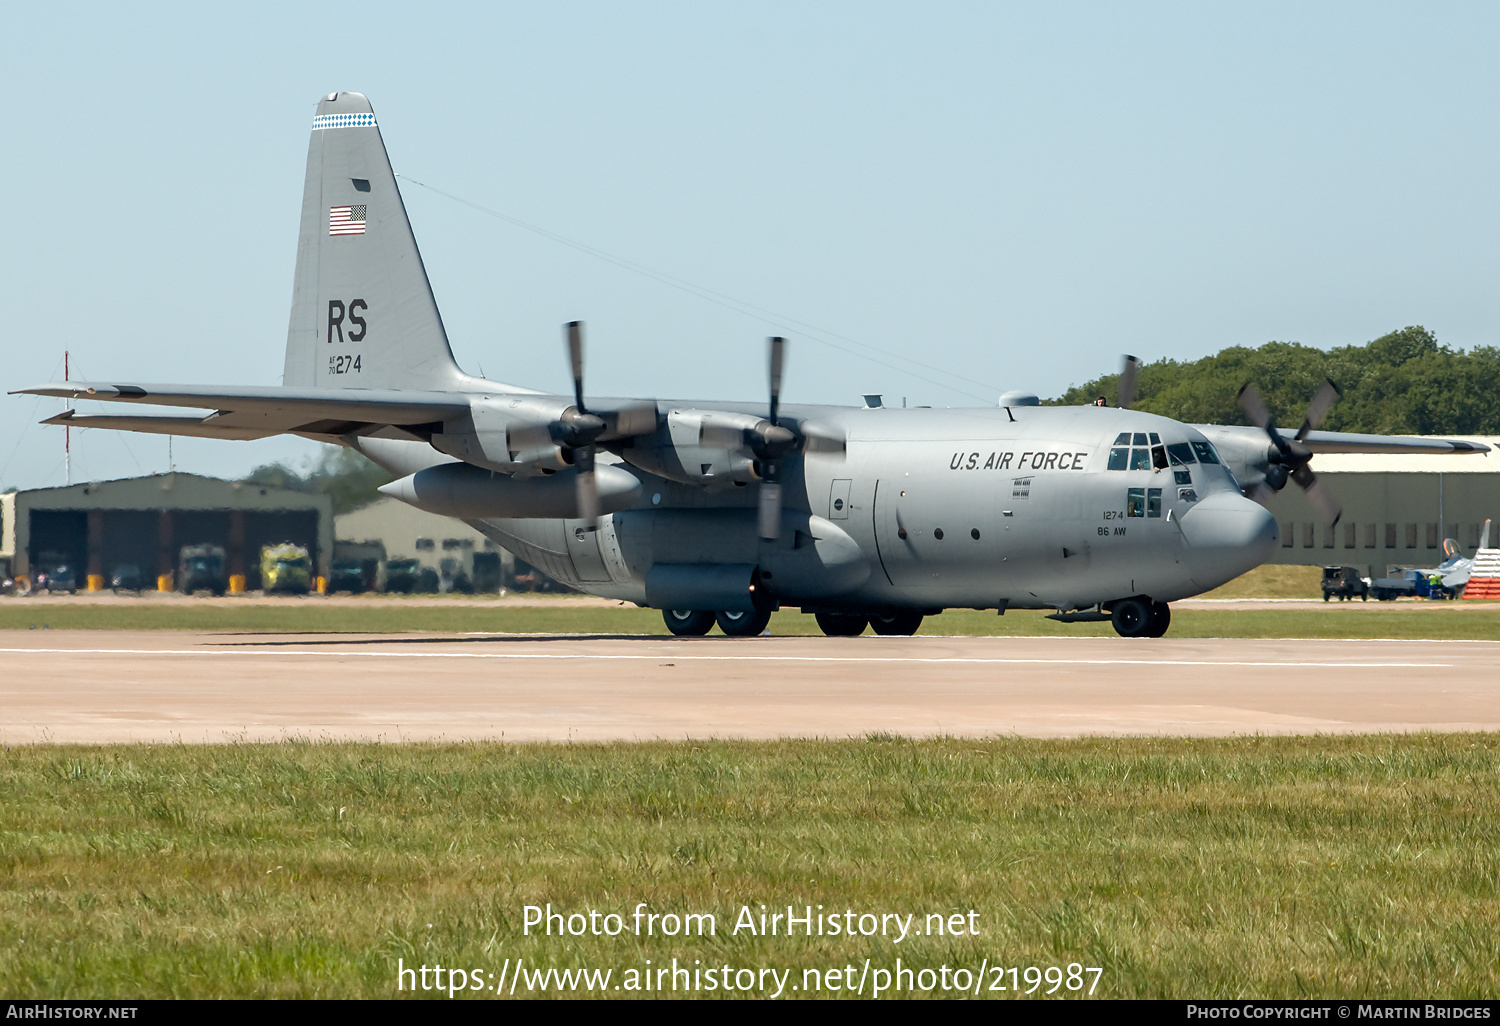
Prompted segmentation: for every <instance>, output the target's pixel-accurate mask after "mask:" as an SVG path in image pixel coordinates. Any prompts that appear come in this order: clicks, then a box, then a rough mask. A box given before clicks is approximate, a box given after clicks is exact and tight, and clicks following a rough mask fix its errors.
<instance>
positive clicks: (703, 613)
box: [661, 595, 1172, 638]
mask: <svg viewBox="0 0 1500 1026" xmlns="http://www.w3.org/2000/svg"><path fill="white" fill-rule="evenodd" d="M661 616H662V619H663V620H665V621H666V624H667V629H668V630H669V631H671V632H672V633H673V634H676V635H680V636H684V637H701V636H702V635H704V634H707V633H708V632H709V631H711V630H713V626H714V624H715V623H717V624H718V625H719V629H720V630H721V631H723V632H724V633H725V634H727V635H729V636H730V637H734V638H753V637H756V636H757V635H759V634H760V633H761V632H762V631H764V630H765V629H766V625H767V624H768V623H770V622H771V614H770V613H769V612H750V613H739V612H719V613H715V612H713V611H712V610H709V609H663V610H662V611H661ZM815 618H816V619H817V621H818V627H819V628H821V629H822V631H823V633H824V634H826V635H828V636H829V637H831V638H852V637H855V636H856V635H860V634H863V633H864V631H865V628H866V627H871V628H873V629H874V631H875V633H876V634H883V635H887V636H905V637H909V636H910V635H913V634H915V633H917V630H918V629H919V628H920V627H921V626H922V620H923V619H924V616H923V614H922V613H920V612H917V611H916V610H911V609H898V610H893V611H891V612H888V613H875V614H868V613H817V614H815ZM1110 623H1111V625H1113V627H1114V629H1115V633H1116V634H1118V635H1120V637H1122V638H1159V637H1161V636H1162V635H1164V634H1166V633H1167V628H1168V627H1169V626H1171V623H1172V610H1171V608H1170V607H1168V605H1167V604H1166V603H1165V602H1153V601H1152V600H1151V599H1150V598H1148V597H1146V596H1144V595H1142V596H1138V597H1135V598H1128V599H1121V600H1120V601H1118V602H1116V603H1114V605H1113V606H1112V607H1111V608H1110Z"/></svg>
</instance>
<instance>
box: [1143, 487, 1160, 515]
mask: <svg viewBox="0 0 1500 1026" xmlns="http://www.w3.org/2000/svg"><path fill="white" fill-rule="evenodd" d="M1146 516H1148V517H1159V516H1161V489H1160V488H1148V489H1147V490H1146Z"/></svg>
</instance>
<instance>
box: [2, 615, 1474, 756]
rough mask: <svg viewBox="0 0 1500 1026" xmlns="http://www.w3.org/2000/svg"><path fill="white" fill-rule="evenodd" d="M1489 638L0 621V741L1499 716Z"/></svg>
mask: <svg viewBox="0 0 1500 1026" xmlns="http://www.w3.org/2000/svg"><path fill="white" fill-rule="evenodd" d="M1497 656H1500V642H1477V641H1445V642H1424V641H1368V640H1365V641H1327V640H1250V641H1247V640H1233V639H1225V640H1190V639H1185V640H1173V639H1169V638H1168V639H1161V640H1127V639H1123V638H942V637H916V638H881V637H860V638H806V637H783V638H772V637H762V638H748V639H737V638H723V637H707V638H664V637H622V636H584V635H497V634H485V635H436V634H432V635H423V634H413V635H409V636H395V635H389V634H385V635H354V634H297V635H269V634H216V633H203V632H165V631H149V632H147V631H0V742H3V743H5V744H24V743H31V742H44V741H46V742H83V743H106V742H178V741H180V742H186V743H195V742H209V743H225V742H235V741H271V740H281V739H287V738H308V739H313V740H321V739H329V740H344V739H371V740H381V741H389V742H398V741H439V740H446V741H456V740H476V739H504V740H508V741H610V740H652V739H666V740H681V739H687V738H697V739H705V738H731V737H733V738H779V737H849V736H861V735H864V734H869V733H875V732H889V733H897V734H903V735H910V736H931V735H949V736H963V737H989V736H994V735H1022V736H1027V737H1076V736H1079V735H1090V734H1097V735H1145V734H1154V735H1196V736H1214V735H1229V734H1255V733H1261V734H1304V733H1305V734H1312V733H1344V732H1359V733H1364V732H1381V731H1398V732H1407V731H1450V730H1462V731H1471V730H1500V683H1497V682H1496V680H1495V675H1494V672H1493V665H1494V660H1495V658H1496V657H1497Z"/></svg>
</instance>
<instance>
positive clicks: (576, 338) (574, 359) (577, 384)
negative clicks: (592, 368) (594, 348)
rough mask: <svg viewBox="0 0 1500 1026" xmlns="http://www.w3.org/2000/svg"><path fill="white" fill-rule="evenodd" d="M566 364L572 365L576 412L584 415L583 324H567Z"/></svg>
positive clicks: (574, 322)
mask: <svg viewBox="0 0 1500 1026" xmlns="http://www.w3.org/2000/svg"><path fill="white" fill-rule="evenodd" d="M568 362H569V363H571V364H572V365H573V398H574V400H575V401H576V402H577V403H578V412H579V413H586V412H588V411H586V410H585V409H584V407H583V322H582V321H569V322H568Z"/></svg>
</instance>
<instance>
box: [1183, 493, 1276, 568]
mask: <svg viewBox="0 0 1500 1026" xmlns="http://www.w3.org/2000/svg"><path fill="white" fill-rule="evenodd" d="M1182 536H1183V538H1184V540H1185V541H1186V542H1187V545H1188V566H1190V567H1191V568H1192V574H1193V580H1194V581H1196V582H1197V583H1198V584H1200V585H1202V586H1203V589H1204V590H1205V591H1207V590H1208V589H1210V588H1217V587H1218V586H1219V585H1221V584H1224V583H1226V582H1228V581H1232V580H1234V579H1235V578H1236V577H1238V576H1239V575H1240V574H1242V573H1245V572H1246V571H1247V570H1253V569H1254V568H1255V567H1257V566H1260V565H1261V564H1262V563H1264V562H1265V561H1266V560H1268V559H1270V558H1271V556H1272V554H1273V553H1275V551H1276V543H1277V541H1278V539H1279V532H1278V531H1277V528H1276V518H1275V517H1273V516H1271V513H1270V511H1269V510H1267V509H1266V508H1265V507H1264V506H1262V505H1261V504H1260V503H1258V502H1253V501H1251V500H1250V499H1247V498H1245V497H1244V496H1243V495H1240V494H1238V493H1236V492H1215V493H1213V494H1211V495H1206V496H1204V497H1203V499H1202V501H1200V502H1199V503H1197V504H1196V505H1195V506H1193V508H1192V509H1190V510H1188V512H1187V513H1185V514H1183V516H1182Z"/></svg>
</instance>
